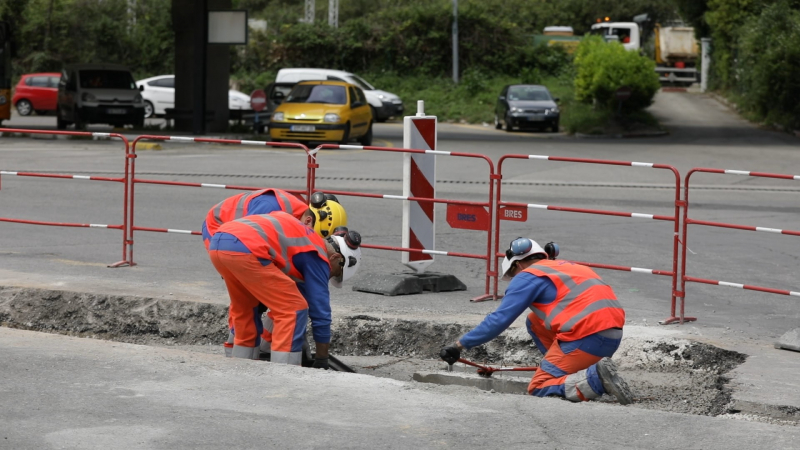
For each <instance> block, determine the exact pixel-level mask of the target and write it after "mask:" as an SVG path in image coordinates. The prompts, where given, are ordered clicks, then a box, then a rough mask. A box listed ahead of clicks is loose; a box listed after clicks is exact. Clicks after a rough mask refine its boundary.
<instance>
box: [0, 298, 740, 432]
mask: <svg viewBox="0 0 800 450" xmlns="http://www.w3.org/2000/svg"><path fill="white" fill-rule="evenodd" d="M226 314H227V308H226V307H225V306H223V305H218V304H208V303H196V302H185V301H179V300H160V299H151V298H141V297H129V296H107V295H94V294H85V293H76V292H64V291H51V290H41V289H28V288H16V287H0V326H6V327H12V328H21V329H27V330H34V331H43V332H49V333H59V334H67V335H71V336H79V337H89V338H96V339H105V340H113V341H120V342H128V343H135V344H144V345H158V346H180V347H182V348H186V349H187V350H191V351H201V352H208V353H219V354H220V355H222V347H221V345H220V344H221V343H222V342H223V341H224V340H225V339H226V338H227V332H226V325H227V319H226V317H227V316H226ZM468 329H469V328H468V327H467V326H463V325H458V324H442V323H435V322H430V321H424V320H419V321H412V320H399V319H397V320H392V319H390V320H387V319H379V318H376V317H371V316H367V315H358V316H350V317H339V318H335V319H334V323H333V345H332V348H331V352H332V354H333V355H335V356H337V357H338V358H339V359H340V360H341V361H342V362H344V363H346V364H348V365H349V366H351V367H352V368H353V369H355V370H356V372H358V373H362V374H369V375H373V376H377V377H386V378H393V379H398V380H403V381H411V380H412V379H414V374H415V373H416V374H418V376H417V377H416V379H420V377H419V374H420V373H434V374H441V375H443V376H444V378H445V379H447V377H450V376H453V377H459V376H465V377H467V378H473V379H474V378H476V376H475V375H474V374H475V369H474V368H472V367H467V366H465V365H462V364H457V365H456V366H455V369H454V372H453V373H448V372H446V371H445V368H446V365H445V363H444V362H442V361H441V360H439V359H438V357H437V356H436V355H438V352H439V350H440V348H441V347H442V346H443V345H446V344H449V343H452V342H454V341H455V340H456V339H457V338H458V337H459V336H461V335H462V334H463V333H464V332H466V331H467V330H468ZM463 356H464V357H465V358H467V359H469V360H472V361H475V362H478V363H480V364H491V365H494V366H533V365H537V364H538V362H539V360H540V359H541V354H540V353H539V351H538V350H537V349H536V348H535V346H533V344H532V342H531V339H530V337H529V336H528V335H527V333H526V332H525V330H520V329H513V330H509V331H507V332H506V333H504V334H503V335H501V336H500V337H499V338H497V339H495V340H493V341H492V342H490V343H488V344H486V345H484V346H481V347H479V348H476V349H473V350H471V351H469V352H466V353H465V354H464V355H463ZM745 358H746V356H745V355H743V354H740V353H736V352H732V351H728V350H723V349H720V348H717V347H714V346H711V345H707V344H703V343H698V342H693V341H689V340H684V339H674V338H665V337H663V336H655V335H654V336H647V335H643V336H633V337H628V336H626V338H625V339H623V343H622V346H621V347H620V349H619V350H618V351H617V353H616V354H615V356H614V360H615V361H616V362H617V364H618V366H619V368H620V373H621V375H622V376H623V377H624V378H625V379H626V380H627V381H628V383H629V385H630V387H631V389H632V390H633V391H634V394H635V396H636V401H635V402H634V404H633V405H631V407H634V408H644V409H655V410H662V411H670V412H678V413H687V414H698V415H708V416H718V415H726V414H727V415H731V414H732V415H735V414H736V413H737V411H734V410H731V409H730V408H731V404H732V403H731V392H730V391H729V388H728V387H727V385H726V384H727V382H728V378H726V375H725V374H726V373H728V372H729V371H730V370H732V369H733V368H735V367H736V366H738V365H739V364H741V363H742V362H744V360H745ZM437 376H438V375H437ZM530 376H531V374H530V373H523V372H513V373H512V372H498V373H495V374H494V375H493V376H492V378H493V379H498V380H509V381H513V382H514V383H516V384H517V385H523V383H526V382H527V380H528V379H529V378H530ZM443 384H448V382H447V381H444V382H443ZM453 384H461V383H453ZM497 392H504V391H502V390H498V391H497ZM600 401H607V402H614V399H613V397H608V398H607V397H606V396H604V397H603V398H602V399H600Z"/></svg>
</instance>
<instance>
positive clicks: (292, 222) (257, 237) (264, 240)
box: [217, 211, 330, 282]
mask: <svg viewBox="0 0 800 450" xmlns="http://www.w3.org/2000/svg"><path fill="white" fill-rule="evenodd" d="M217 232H219V233H229V234H232V235H234V236H236V237H237V238H238V239H239V240H240V241H242V243H243V244H244V245H245V246H246V247H247V248H248V249H249V250H250V252H251V253H252V254H253V256H255V257H257V258H262V259H268V260H270V261H272V263H273V264H275V267H277V268H279V269H280V270H281V271H282V272H283V273H285V274H286V275H288V276H289V278H291V279H292V280H294V281H295V282H302V281H303V275H302V274H301V273H300V272H299V271H298V270H297V269H296V268H295V267H294V264H293V263H292V258H293V257H294V255H296V254H298V253H305V252H317V255H319V257H320V258H322V260H323V261H325V262H326V263H328V264H330V261H328V253H327V251H326V250H325V241H323V240H322V238H321V237H319V235H318V234H317V233H315V232H314V230H312V229H311V228H309V227H307V226H305V225H303V223H302V222H300V221H299V220H297V219H295V218H294V217H292V216H291V215H289V214H287V213H285V212H283V211H275V212H273V213H269V214H257V215H254V216H247V217H242V218H241V219H236V220H234V221H232V222H227V223H225V224H223V225H222V226H221V227H219V230H217Z"/></svg>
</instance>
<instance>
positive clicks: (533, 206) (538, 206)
mask: <svg viewBox="0 0 800 450" xmlns="http://www.w3.org/2000/svg"><path fill="white" fill-rule="evenodd" d="M528 208H535V209H547V205H536V204H534V203H528Z"/></svg>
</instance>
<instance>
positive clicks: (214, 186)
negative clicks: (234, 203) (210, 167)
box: [200, 183, 225, 189]
mask: <svg viewBox="0 0 800 450" xmlns="http://www.w3.org/2000/svg"><path fill="white" fill-rule="evenodd" d="M200 187H210V188H219V189H225V185H224V184H209V183H200Z"/></svg>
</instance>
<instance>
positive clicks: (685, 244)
mask: <svg viewBox="0 0 800 450" xmlns="http://www.w3.org/2000/svg"><path fill="white" fill-rule="evenodd" d="M696 173H711V174H718V175H741V176H749V177H758V178H773V179H779V180H795V181H797V180H800V175H787V174H780V173H768V172H752V171H746V170H729V169H709V168H702V167H696V168H694V169H692V170H690V171H689V172H688V173H687V174H686V179H685V181H684V183H683V189H684V191H683V192H684V194H683V195H684V203H685V205H686V206H685V207H684V209H683V239H682V246H683V251H682V252H681V253H682V259H681V284H680V294H681V295H685V293H686V282H687V281H688V282H692V283H702V284H711V285H716V286H725V287H734V288H739V289H747V290H753V291H760V292H768V293H772V294H780V295H791V296H800V293H798V292H795V291H789V290H785V289H774V288H769V287H761V286H754V285H749V284H740V283H731V282H727V281H719V280H708V279H705V278H697V277H691V276H688V275H686V254H687V248H688V234H689V225H701V226H707V227H716V228H729V229H736V230H744V231H757V232H765V233H774V234H782V235H788V236H800V231H793V230H783V229H779V228H769V227H758V226H751V225H741V224H734V223H723V222H711V221H707V220H696V219H692V218H690V217H689V180H690V178H691V177H692V175H694V174H696ZM683 314H684V311H683V303H681V314H680V318H679V319H681V320H685V319H684V317H683Z"/></svg>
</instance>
